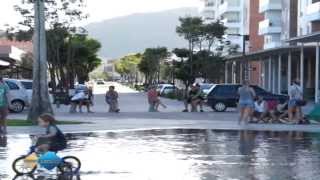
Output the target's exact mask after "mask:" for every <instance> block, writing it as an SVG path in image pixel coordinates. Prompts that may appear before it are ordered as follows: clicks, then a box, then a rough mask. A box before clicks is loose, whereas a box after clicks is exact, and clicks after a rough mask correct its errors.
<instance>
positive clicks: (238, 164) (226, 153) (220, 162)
mask: <svg viewBox="0 0 320 180" xmlns="http://www.w3.org/2000/svg"><path fill="white" fill-rule="evenodd" d="M68 137H69V148H68V149H67V150H65V151H63V152H61V153H60V155H61V156H63V155H74V156H77V157H78V158H80V159H81V161H82V169H81V173H80V179H84V180H95V179H97V180H100V179H101V180H104V179H110V180H129V179H130V180H220V179H221V180H224V179H240V180H242V179H244V180H245V179H250V180H256V179H257V180H260V179H261V180H267V179H270V180H271V179H272V180H273V179H276V180H278V179H279V180H286V179H297V180H300V179H301V180H309V179H310V180H313V179H315V180H316V179H319V178H320V134H317V133H302V132H300V133H299V132H262V131H260V132H255V131H219V130H205V129H202V130H200V129H167V130H165V129H162V130H160V129H154V130H125V131H116V130H114V131H108V132H95V133H77V134H69V136H68ZM4 140H5V139H2V141H1V147H0V179H1V180H2V179H11V178H12V177H13V176H14V174H13V172H12V170H11V167H10V166H11V162H12V161H13V160H14V158H16V157H18V156H19V155H21V154H23V153H24V152H25V151H26V150H27V148H28V146H29V145H30V140H29V138H28V135H10V136H8V138H7V141H4Z"/></svg>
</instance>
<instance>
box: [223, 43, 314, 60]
mask: <svg viewBox="0 0 320 180" xmlns="http://www.w3.org/2000/svg"><path fill="white" fill-rule="evenodd" d="M303 48H304V49H309V48H315V46H304V47H303ZM300 49H301V46H282V47H277V48H272V49H265V50H260V51H255V52H252V53H247V54H245V55H244V56H243V55H242V54H241V55H235V56H227V57H225V60H226V61H256V60H261V59H263V58H266V57H270V56H277V55H280V54H285V53H289V52H298V51H300Z"/></svg>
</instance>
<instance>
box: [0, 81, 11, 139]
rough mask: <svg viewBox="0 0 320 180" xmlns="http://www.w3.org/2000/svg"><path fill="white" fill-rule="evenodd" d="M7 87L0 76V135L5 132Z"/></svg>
mask: <svg viewBox="0 0 320 180" xmlns="http://www.w3.org/2000/svg"><path fill="white" fill-rule="evenodd" d="M8 97H9V87H8V86H7V84H6V83H5V82H4V81H3V79H2V77H0V136H2V135H5V134H6V133H7V124H6V119H7V116H8V107H9V104H8V102H9V98H8Z"/></svg>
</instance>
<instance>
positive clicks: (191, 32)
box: [176, 17, 203, 77]
mask: <svg viewBox="0 0 320 180" xmlns="http://www.w3.org/2000/svg"><path fill="white" fill-rule="evenodd" d="M179 21H180V26H178V27H177V28H176V32H177V33H178V35H179V36H182V37H183V38H184V39H185V40H187V41H188V46H189V61H190V74H191V77H193V67H192V63H193V52H194V48H195V45H196V43H197V42H199V38H200V36H201V35H202V33H201V29H202V26H203V21H202V18H201V17H185V18H179Z"/></svg>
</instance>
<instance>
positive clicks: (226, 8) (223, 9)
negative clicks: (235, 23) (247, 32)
mask: <svg viewBox="0 0 320 180" xmlns="http://www.w3.org/2000/svg"><path fill="white" fill-rule="evenodd" d="M218 9H219V15H223V14H225V13H228V12H240V11H241V8H240V5H237V4H229V3H228V2H226V1H225V2H224V3H223V4H221V5H220V6H219V7H218Z"/></svg>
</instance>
